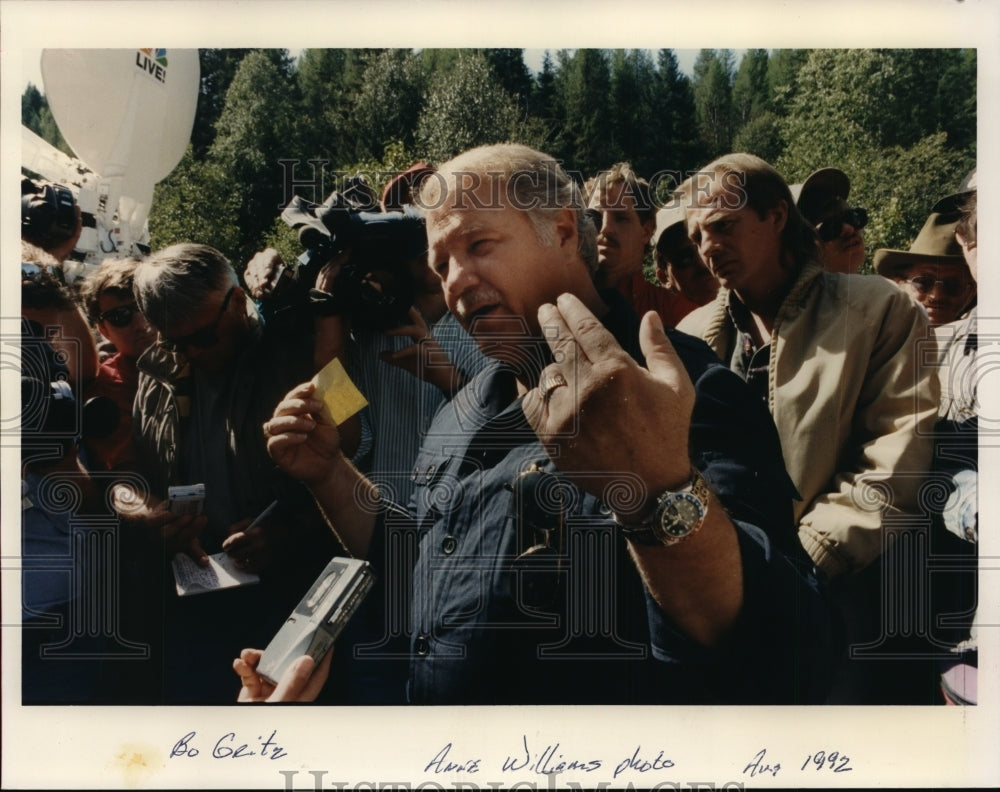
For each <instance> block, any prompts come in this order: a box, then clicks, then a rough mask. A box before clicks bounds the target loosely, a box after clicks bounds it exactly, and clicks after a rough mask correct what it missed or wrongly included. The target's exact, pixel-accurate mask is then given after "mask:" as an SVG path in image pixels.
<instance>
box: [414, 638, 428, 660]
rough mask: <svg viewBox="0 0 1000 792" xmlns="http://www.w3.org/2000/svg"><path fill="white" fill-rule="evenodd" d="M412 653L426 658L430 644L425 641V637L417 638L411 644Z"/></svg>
mask: <svg viewBox="0 0 1000 792" xmlns="http://www.w3.org/2000/svg"><path fill="white" fill-rule="evenodd" d="M413 651H415V652H416V653H417V656H418V657H427V655H428V653H429V652H430V651H431V642H430V641H429V640H427V636H426V635H418V636H417V639H416V640H415V641H414V642H413Z"/></svg>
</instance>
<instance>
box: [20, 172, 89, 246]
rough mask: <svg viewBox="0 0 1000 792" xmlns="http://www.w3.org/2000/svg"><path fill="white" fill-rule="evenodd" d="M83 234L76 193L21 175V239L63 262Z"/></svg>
mask: <svg viewBox="0 0 1000 792" xmlns="http://www.w3.org/2000/svg"><path fill="white" fill-rule="evenodd" d="M82 233H83V214H82V213H81V212H80V206H79V204H77V202H76V199H75V198H73V193H72V192H70V191H69V190H68V189H66V188H65V187H63V186H62V185H59V184H48V183H45V182H42V183H40V184H39V183H37V182H35V181H32V180H31V179H29V178H28V177H27V176H22V177H21V239H23V240H25V241H26V242H30V243H31V244H33V245H35V246H36V247H39V248H41V249H42V250H44V251H45V252H46V253H48V254H49V255H50V256H52V257H53V258H54V259H55V260H56V261H57V262H58V263H60V264H61V263H62V262H63V261H65V260H66V259H67V258H68V257H69V255H70V253H72V252H73V251H74V250H75V249H76V245H77V243H78V242H79V241H80V235H81V234H82Z"/></svg>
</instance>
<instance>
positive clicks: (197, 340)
mask: <svg viewBox="0 0 1000 792" xmlns="http://www.w3.org/2000/svg"><path fill="white" fill-rule="evenodd" d="M234 291H236V287H235V286H233V287H231V288H230V289H229V291H227V292H226V297H225V299H224V300H223V301H222V307H221V308H220V309H219V315H218V316H216V317H215V321H213V322H212V323H211V324H207V325H205V326H204V327H202V328H200V329H198V330H195V331H194V332H193V333H189V334H188V335H186V336H184V337H182V338H165V337H163V336H162V335H161V336H160V341H159V344H160V348H161V349H165V350H166V351H167V352H177V351H180V350H183V349H187V348H188V347H197V348H198V349H208V348H209V347H212V346H215V345H216V344H217V343H219V333H218V330H219V322H221V321H222V317H223V316H224V315H225V313H226V308H228V307H229V298H230V297H232V296H233V292H234Z"/></svg>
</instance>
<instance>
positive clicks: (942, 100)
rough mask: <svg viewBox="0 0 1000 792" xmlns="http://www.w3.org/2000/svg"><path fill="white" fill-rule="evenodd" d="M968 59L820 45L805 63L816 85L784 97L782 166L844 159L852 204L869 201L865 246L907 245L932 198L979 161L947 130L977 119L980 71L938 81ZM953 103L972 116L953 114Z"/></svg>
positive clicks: (839, 163) (793, 168)
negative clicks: (961, 79) (955, 79)
mask: <svg viewBox="0 0 1000 792" xmlns="http://www.w3.org/2000/svg"><path fill="white" fill-rule="evenodd" d="M963 63H966V61H965V60H964V56H963V55H962V54H961V53H959V52H956V51H949V50H816V51H813V52H811V53H810V54H809V57H808V59H807V60H806V62H805V63H804V64H803V65H802V67H801V70H800V73H799V80H800V81H802V82H805V83H806V84H808V85H810V91H809V92H802V93H799V94H797V95H795V96H794V97H793V98H792V99H791V100H790V101H789V103H788V113H787V115H786V116H785V117H784V118H783V119H782V120H781V122H780V128H781V134H782V137H783V138H784V139H785V140H786V141H788V146H787V148H786V149H785V150H784V153H783V154H782V155H781V156H780V157H779V158H778V160H777V162H776V165H777V167H778V169H779V170H780V171H781V172H782V173H783V174H785V175H786V177H787V178H788V179H789V181H796V182H800V181H802V180H803V179H804V178H805V177H806V176H807V175H808V174H809V173H811V172H812V171H813V170H816V169H817V168H821V167H826V166H830V165H834V166H836V167H839V168H841V169H842V170H843V171H844V172H845V173H846V174H847V175H848V177H849V178H850V180H851V196H850V200H851V203H857V204H859V205H862V206H866V207H867V208H868V210H869V215H870V217H871V220H870V223H869V227H868V228H867V229H866V230H865V234H866V239H867V242H868V249H869V255H871V253H873V252H874V250H876V249H877V248H879V247H889V248H897V249H906V248H907V247H908V246H909V244H910V242H911V241H912V240H913V239H914V237H915V236H916V234H917V232H918V231H919V230H920V227H921V226H922V225H923V223H924V220H926V218H927V215H928V214H929V213H930V208H931V206H932V205H933V204H934V203H935V201H936V200H937V199H939V198H941V197H942V196H944V195H947V194H948V193H951V192H954V191H955V189H956V188H957V186H958V184H959V182H960V181H961V179H962V177H963V176H964V175H965V173H966V172H967V171H968V170H969V169H970V168H971V167H972V166H973V165H974V163H975V148H974V145H972V144H969V143H968V142H967V140H966V139H965V138H963V136H962V135H960V134H957V135H956V137H958V140H957V141H954V142H953V141H952V140H951V139H950V138H949V133H948V131H947V130H949V129H953V130H961V129H962V128H965V127H968V126H969V125H974V123H975V121H974V119H975V88H976V84H975V80H971V81H969V80H968V79H967V80H966V81H965V82H959V83H955V84H952V85H948V86H942V85H941V84H940V83H941V77H942V75H944V74H947V73H949V72H948V70H949V68H952V69H956V70H958V71H957V73H961V70H962V64H963ZM966 77H968V74H966ZM955 108H964V112H966V113H967V117H965V118H958V119H956V118H955V115H954V113H955ZM955 143H959V145H957V146H956V145H955Z"/></svg>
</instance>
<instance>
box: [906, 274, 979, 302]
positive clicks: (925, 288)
mask: <svg viewBox="0 0 1000 792" xmlns="http://www.w3.org/2000/svg"><path fill="white" fill-rule="evenodd" d="M906 282H907V283H909V284H910V285H911V286H912V287H913V288H914V289H916V290H917V291H918V292H920V293H921V294H930V293H931V292H932V291H934V287H935V286H937V285H938V284H939V283H940V284H941V286H942V287H944V293H945V294H946V295H947V296H948V297H960V296H962V295H963V294H965V292H967V291H968V290H969V281H967V280H966V279H965V278H935V277H934V276H933V275H917V276H915V277H913V278H909V279H908V280H907V281H906Z"/></svg>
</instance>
